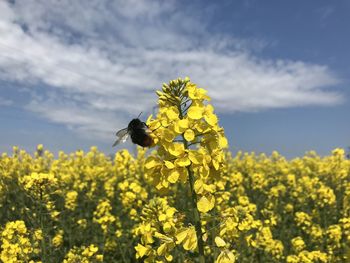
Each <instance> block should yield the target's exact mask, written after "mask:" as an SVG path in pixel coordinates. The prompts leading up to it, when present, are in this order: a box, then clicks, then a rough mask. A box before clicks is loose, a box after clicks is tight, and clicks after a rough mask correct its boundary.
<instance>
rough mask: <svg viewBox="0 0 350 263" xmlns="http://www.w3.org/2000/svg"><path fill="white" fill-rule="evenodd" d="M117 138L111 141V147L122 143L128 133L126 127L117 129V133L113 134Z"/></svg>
mask: <svg viewBox="0 0 350 263" xmlns="http://www.w3.org/2000/svg"><path fill="white" fill-rule="evenodd" d="M115 135H116V136H117V137H118V138H117V140H116V141H115V142H114V143H113V145H112V147H114V146H116V145H117V144H119V143H121V142H122V143H123V142H125V141H126V140H127V139H128V137H129V133H128V128H125V129H122V130H119V131H117V133H116V134H115Z"/></svg>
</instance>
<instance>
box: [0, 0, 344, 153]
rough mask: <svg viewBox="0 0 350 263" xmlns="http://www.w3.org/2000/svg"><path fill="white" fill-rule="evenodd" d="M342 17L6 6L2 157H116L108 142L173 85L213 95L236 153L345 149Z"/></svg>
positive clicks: (225, 9)
mask: <svg viewBox="0 0 350 263" xmlns="http://www.w3.org/2000/svg"><path fill="white" fill-rule="evenodd" d="M349 12H350V2H349V1H346V0H343V1H341V0H340V1H319V0H318V1H316V0H315V1H280V0H279V1H277V0H276V1H255V0H246V1H199V0H198V1H184V0H183V1H160V0H150V1H141V0H130V1H122V0H116V1H108V0H91V1H88V2H86V1H83V0H77V1H74V2H72V1H68V0H62V1H54V0H39V1H34V0H22V1H14V0H12V1H1V2H0V35H1V39H0V121H1V124H2V125H1V127H0V136H1V138H2V140H1V142H0V151H1V152H4V151H5V152H8V151H10V150H11V148H12V146H13V145H18V146H19V147H21V148H24V149H26V150H28V151H33V149H34V148H35V145H37V144H39V143H43V144H44V146H45V148H47V149H49V150H51V151H53V152H57V151H58V150H64V151H68V152H70V151H74V150H76V149H84V150H87V149H89V147H90V146H91V145H97V146H98V147H99V148H100V149H101V150H103V151H105V152H106V153H112V152H113V151H115V149H113V148H111V144H112V143H113V140H114V133H115V131H116V130H118V129H120V128H124V127H125V126H126V125H127V123H128V122H129V121H130V119H131V118H133V117H135V116H137V115H138V114H139V112H141V111H143V112H145V114H144V115H146V113H149V112H151V109H152V107H153V106H154V105H155V103H156V95H155V93H154V91H155V90H156V89H159V88H160V87H161V84H162V83H163V82H167V81H169V80H170V79H174V78H177V77H179V76H180V77H184V76H189V77H190V78H191V79H192V81H194V82H196V83H198V84H199V86H201V87H204V88H206V89H207V90H208V91H209V95H210V96H211V97H212V98H213V100H212V102H213V104H214V106H215V107H216V111H217V113H218V115H219V117H220V123H221V125H222V126H224V128H225V131H226V135H227V137H228V138H229V141H230V146H231V148H232V149H233V150H234V151H237V150H243V151H256V152H266V153H268V154H270V153H271V151H273V150H277V151H279V152H281V153H282V154H283V155H286V156H287V157H294V156H300V155H303V154H304V153H305V152H306V151H308V150H316V151H317V152H318V153H320V154H322V155H325V154H328V153H329V152H330V151H331V150H332V149H333V148H335V147H347V146H349V145H350V122H349V120H348V119H349V117H348V115H349V112H350V102H349V96H350V91H349V84H350V83H349V82H350V81H349V76H350V52H348V50H347V49H348V47H349V46H350V29H349V28H348V27H347V25H349V24H350V17H349V15H348V14H349ZM144 117H146V116H144ZM125 147H130V144H126V145H125ZM120 148H121V147H119V149H120Z"/></svg>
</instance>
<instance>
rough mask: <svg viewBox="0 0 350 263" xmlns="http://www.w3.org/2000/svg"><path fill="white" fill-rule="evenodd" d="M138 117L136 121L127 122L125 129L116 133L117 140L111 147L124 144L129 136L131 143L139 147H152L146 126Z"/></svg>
mask: <svg viewBox="0 0 350 263" xmlns="http://www.w3.org/2000/svg"><path fill="white" fill-rule="evenodd" d="M140 115H141V113H140ZM140 115H139V116H138V117H137V118H136V119H132V120H131V121H130V122H129V125H128V127H127V128H124V129H121V130H119V131H118V132H117V133H116V136H117V137H118V138H117V140H116V141H115V143H113V146H112V147H114V146H116V145H118V144H119V143H121V142H122V143H123V142H125V141H126V140H127V139H128V137H129V136H130V137H131V141H132V142H133V143H134V144H137V145H140V146H142V147H150V146H152V145H153V139H152V137H151V136H150V130H149V129H148V126H147V124H146V123H144V122H142V121H141V120H140V119H139V117H140Z"/></svg>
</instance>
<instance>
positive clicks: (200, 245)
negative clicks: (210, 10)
mask: <svg viewBox="0 0 350 263" xmlns="http://www.w3.org/2000/svg"><path fill="white" fill-rule="evenodd" d="M187 171H188V179H189V182H190V189H191V195H192V198H191V201H192V210H193V218H194V226H195V229H196V234H197V246H198V253H199V262H200V263H204V262H205V257H204V245H203V239H202V237H203V233H202V226H201V217H200V214H199V211H198V208H197V194H196V192H195V191H194V187H193V186H194V176H193V171H191V170H190V169H189V167H187Z"/></svg>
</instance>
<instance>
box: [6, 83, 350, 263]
mask: <svg viewBox="0 0 350 263" xmlns="http://www.w3.org/2000/svg"><path fill="white" fill-rule="evenodd" d="M157 94H158V97H159V100H158V105H159V112H158V114H157V116H155V117H154V118H153V116H150V117H149V119H148V120H147V125H148V126H149V128H150V130H151V131H152V133H151V136H152V138H153V140H154V143H155V146H154V147H153V148H151V149H142V148H139V149H138V152H137V155H136V156H133V155H132V154H130V153H129V152H128V151H127V150H122V151H119V152H117V153H116V154H115V156H113V157H110V156H106V155H105V154H104V153H102V152H100V151H98V149H97V148H96V147H92V148H91V149H90V151H89V152H87V153H85V152H83V151H81V150H79V151H76V152H74V153H71V154H66V153H64V152H59V153H58V156H57V157H55V156H54V154H52V153H51V152H49V151H47V150H45V149H44V148H43V146H42V145H39V146H38V147H37V150H36V152H35V153H34V154H33V155H31V154H29V153H27V152H25V151H24V150H21V149H19V148H18V147H14V148H13V152H12V154H5V153H3V154H2V155H1V157H0V260H1V261H2V262H5V263H7V262H31V263H34V262H66V263H70V262H218V263H229V262H289V263H298V262H305V263H309V262H310V263H311V262H348V261H349V262H350V259H349V257H350V253H349V246H350V160H349V159H347V158H346V156H345V151H344V150H343V149H335V150H334V151H333V152H332V153H331V154H330V155H329V156H326V157H320V156H318V155H317V154H316V153H314V152H309V153H308V154H306V155H305V156H304V157H301V158H295V159H293V160H287V159H286V158H284V157H283V156H281V155H279V154H278V153H277V152H273V153H272V155H271V156H267V155H265V154H260V155H256V154H254V153H242V152H239V153H237V154H236V155H234V156H233V155H232V154H231V153H230V152H229V151H228V143H227V139H226V137H225V133H224V129H223V128H222V127H220V125H219V120H218V118H217V116H216V114H215V111H214V107H213V106H212V105H211V104H210V97H209V96H208V95H207V94H206V91H205V90H204V89H201V88H198V87H197V86H196V85H195V84H194V83H192V82H191V81H190V80H189V79H188V78H186V79H177V80H173V81H170V83H169V84H164V85H163V87H162V90H161V91H158V92H157Z"/></svg>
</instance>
